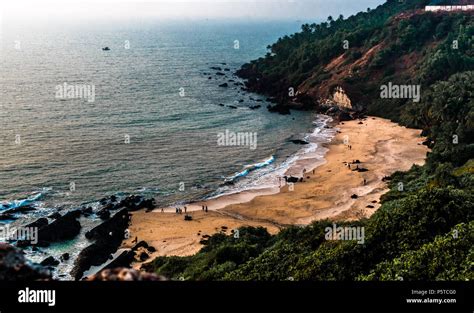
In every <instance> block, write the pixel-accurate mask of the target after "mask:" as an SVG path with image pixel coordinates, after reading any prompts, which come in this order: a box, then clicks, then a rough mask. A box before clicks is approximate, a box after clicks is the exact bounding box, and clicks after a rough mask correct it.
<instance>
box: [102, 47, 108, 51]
mask: <svg viewBox="0 0 474 313" xmlns="http://www.w3.org/2000/svg"><path fill="white" fill-rule="evenodd" d="M102 51H110V48H109V47H105V48H102Z"/></svg>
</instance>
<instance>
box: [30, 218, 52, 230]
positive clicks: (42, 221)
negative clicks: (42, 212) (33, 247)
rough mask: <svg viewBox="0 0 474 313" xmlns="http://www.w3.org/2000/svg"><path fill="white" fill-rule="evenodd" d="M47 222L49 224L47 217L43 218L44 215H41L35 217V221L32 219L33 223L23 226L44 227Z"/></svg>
mask: <svg viewBox="0 0 474 313" xmlns="http://www.w3.org/2000/svg"><path fill="white" fill-rule="evenodd" d="M48 224H49V222H48V219H47V218H45V217H41V218H39V219H37V220H36V221H34V222H33V223H30V224H28V225H25V227H38V228H41V227H44V226H46V225H48Z"/></svg>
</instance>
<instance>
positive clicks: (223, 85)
mask: <svg viewBox="0 0 474 313" xmlns="http://www.w3.org/2000/svg"><path fill="white" fill-rule="evenodd" d="M219 87H224V88H226V87H229V84H227V83H223V84H220V85H219Z"/></svg>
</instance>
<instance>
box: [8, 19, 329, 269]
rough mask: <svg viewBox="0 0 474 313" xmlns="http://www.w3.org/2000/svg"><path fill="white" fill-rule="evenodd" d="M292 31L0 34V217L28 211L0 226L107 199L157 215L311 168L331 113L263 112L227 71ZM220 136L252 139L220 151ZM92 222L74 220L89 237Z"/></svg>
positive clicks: (84, 28) (179, 25) (188, 25)
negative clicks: (309, 160)
mask: <svg viewBox="0 0 474 313" xmlns="http://www.w3.org/2000/svg"><path fill="white" fill-rule="evenodd" d="M300 25H301V22H297V21H271V22H270V21H265V22H249V21H244V20H241V21H239V20H230V21H209V20H200V21H166V22H164V21H161V22H160V21H152V20H141V21H136V22H127V23H117V22H111V23H100V24H98V23H90V24H81V25H79V24H71V25H61V26H60V27H59V26H58V25H54V23H49V24H48V25H31V26H30V27H27V28H20V27H18V28H15V27H9V26H8V25H4V27H3V29H2V42H1V52H0V53H1V57H0V68H1V77H0V85H1V92H2V95H1V97H0V130H1V131H0V213H1V211H2V210H6V209H9V208H13V207H17V206H19V205H23V204H30V205H33V206H34V207H35V210H34V211H33V212H29V213H25V214H22V215H21V216H19V217H18V218H19V219H18V220H16V221H15V222H11V221H8V220H3V221H0V223H3V224H7V223H10V222H11V223H14V224H22V223H26V222H27V221H32V220H34V219H37V218H38V217H44V216H46V215H49V214H51V213H52V212H55V211H57V210H58V209H62V210H67V209H71V208H74V207H77V206H79V205H81V204H83V203H95V202H96V201H98V200H99V199H101V198H103V197H105V196H110V195H128V194H141V195H145V196H147V197H155V198H156V200H157V203H158V205H159V206H168V205H173V204H184V203H188V202H190V201H194V200H199V199H205V198H208V197H215V196H217V195H220V194H226V193H234V192H238V191H241V190H248V189H253V188H263V187H267V186H274V184H275V182H276V181H277V176H281V175H283V174H284V173H285V172H286V170H287V169H288V168H290V166H291V164H292V163H294V162H295V160H297V159H300V158H305V157H307V156H309V155H311V156H312V157H314V156H315V155H316V157H317V156H320V158H321V159H322V155H323V153H324V150H323V149H322V148H321V145H320V143H321V142H325V141H327V140H328V139H329V138H330V137H331V135H332V132H331V131H329V130H328V129H327V128H325V125H326V124H327V122H328V121H329V119H328V118H326V117H322V116H318V115H316V114H315V113H313V112H299V111H292V112H291V115H279V114H275V113H270V112H268V111H267V109H266V106H267V105H268V104H269V103H268V102H267V101H266V97H264V96H261V95H257V94H252V93H249V92H247V91H244V90H242V86H241V83H242V81H241V80H240V79H239V78H238V77H236V76H235V75H234V74H233V73H234V72H235V71H236V70H237V69H238V68H239V67H240V66H241V65H242V64H244V63H246V62H249V61H251V60H253V59H256V58H258V57H261V56H263V55H264V54H265V53H266V52H267V46H268V45H269V44H271V43H273V42H275V41H276V40H277V39H278V38H279V37H281V36H284V35H288V34H291V33H294V32H295V31H298V30H299V28H300ZM105 47H108V48H109V49H108V50H104V49H103V48H105ZM212 68H214V69H212ZM222 84H227V87H222V86H219V85H222ZM68 88H73V90H74V91H72V92H69V91H70V90H71V89H68ZM81 88H82V89H81ZM78 89H80V90H79V92H78ZM81 90H82V91H81ZM258 105H260V107H259V108H253V109H251V108H250V107H255V106H258ZM226 133H227V134H235V135H239V134H242V135H246V136H248V137H247V139H249V138H253V139H255V140H252V142H250V143H249V142H243V144H242V142H241V145H235V142H232V141H231V142H226V143H224V144H220V143H219V142H218V139H219V136H221V135H222V134H226ZM227 137H228V136H227ZM293 139H305V140H308V141H311V142H312V143H311V144H309V145H298V144H294V143H293V142H291V140H293ZM229 181H231V182H232V183H231V184H229ZM98 221H99V220H98V219H95V220H94V219H92V220H91V221H83V222H82V224H83V226H84V229H87V227H86V226H87V225H89V226H91V225H95V224H97V223H98ZM81 235H82V234H81ZM85 245H87V242H86V241H84V240H81V239H77V240H74V241H72V242H69V243H61V244H58V245H53V246H51V247H49V248H47V249H44V250H42V251H41V253H38V252H31V251H30V252H27V254H28V256H29V257H31V258H32V259H33V260H36V261H38V260H41V259H43V258H44V257H45V256H46V255H56V256H57V255H58V254H60V253H63V252H64V251H78V249H80V248H81V247H84V246H85ZM68 266H69V265H67V264H66V265H60V266H58V270H57V273H56V276H59V277H66V278H67V270H68V269H69V268H70V267H68Z"/></svg>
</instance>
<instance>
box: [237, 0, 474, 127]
mask: <svg viewBox="0 0 474 313" xmlns="http://www.w3.org/2000/svg"><path fill="white" fill-rule="evenodd" d="M427 3H429V1H420V0H418V1H406V3H399V2H398V1H388V2H387V3H385V4H384V5H382V6H379V7H377V8H376V9H374V10H372V11H370V12H363V13H362V12H361V13H358V14H356V15H354V16H351V17H349V18H347V19H343V17H342V16H340V17H339V18H338V19H334V18H332V17H329V18H328V21H327V22H324V23H322V24H311V25H308V24H305V25H303V26H302V31H301V32H300V33H297V34H294V35H291V36H285V37H283V38H280V39H279V40H278V41H277V42H276V43H275V44H273V45H271V46H270V47H269V52H268V54H267V55H266V56H265V57H264V58H260V59H258V60H255V61H252V62H251V63H248V64H246V65H244V66H243V67H242V69H241V70H240V71H239V72H238V74H239V75H241V76H242V77H244V78H247V79H248V83H247V87H248V88H249V89H250V90H252V91H256V92H260V93H264V94H266V95H269V96H273V97H275V98H276V99H277V101H278V103H279V106H289V107H294V108H298V107H301V105H303V106H304V107H305V108H309V109H312V108H315V107H316V106H319V107H320V108H321V106H326V105H331V104H339V105H340V106H344V107H350V108H352V109H353V110H356V111H362V112H368V113H369V114H376V115H381V116H384V117H387V118H392V119H395V120H400V116H401V114H402V112H403V107H404V106H405V104H406V102H407V101H400V100H398V99H396V100H393V99H392V100H387V99H384V100H383V101H380V86H381V85H383V84H387V83H388V82H392V83H393V84H420V85H421V90H422V91H423V90H426V89H427V88H428V87H429V86H430V85H431V84H432V83H434V82H435V81H438V80H445V79H447V78H448V77H449V76H450V75H452V74H454V73H457V72H461V71H466V70H470V69H472V68H473V67H474V48H473V47H474V46H473V40H472V34H473V33H474V25H473V18H472V17H473V13H472V12H470V13H466V12H463V13H449V14H446V13H431V12H425V11H424V10H423V9H422V8H424V6H425V4H427ZM454 40H458V47H457V49H453V48H452V45H453V41H454ZM289 88H293V90H294V94H295V96H291V93H289ZM341 88H342V90H343V93H344V94H345V95H346V97H347V99H349V101H341V98H342V99H344V97H338V94H337V91H338V89H339V90H340V89H341ZM348 102H349V103H350V105H348V104H347V103H348ZM323 109H324V108H323Z"/></svg>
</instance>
